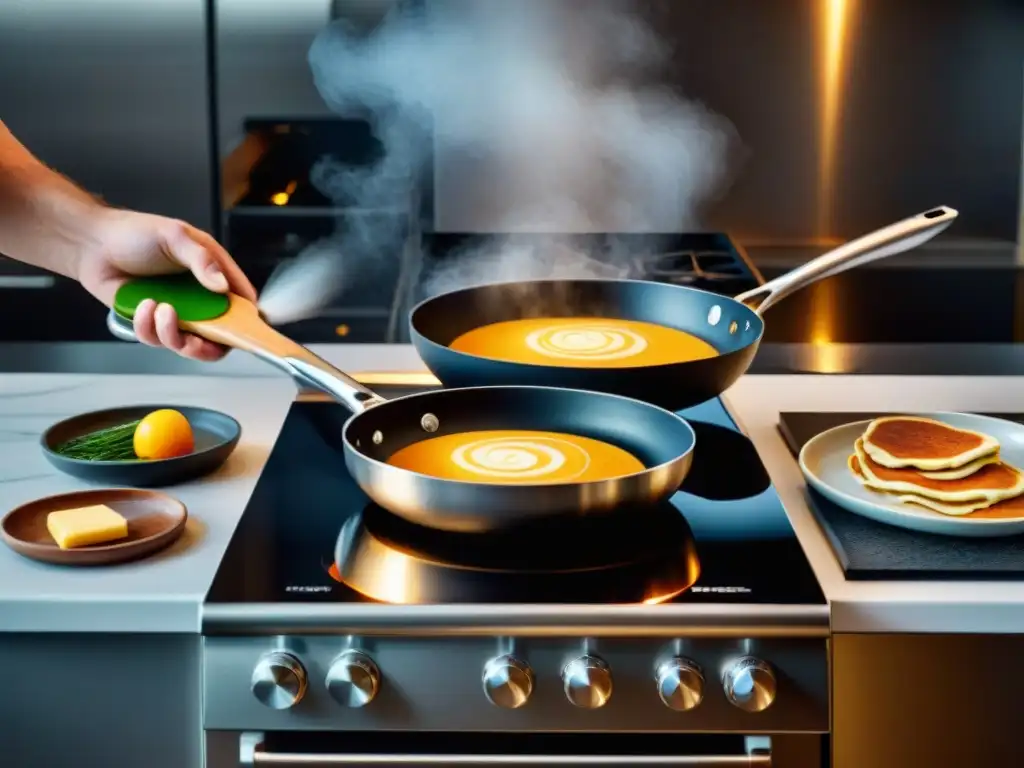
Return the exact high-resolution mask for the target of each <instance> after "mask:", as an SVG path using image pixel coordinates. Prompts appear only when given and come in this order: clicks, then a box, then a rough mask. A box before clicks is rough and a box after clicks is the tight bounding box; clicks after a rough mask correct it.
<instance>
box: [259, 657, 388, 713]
mask: <svg viewBox="0 0 1024 768" xmlns="http://www.w3.org/2000/svg"><path fill="white" fill-rule="evenodd" d="M307 686H308V677H307V675H306V668H305V667H304V666H302V662H301V661H299V660H298V659H297V658H296V657H295V656H294V655H292V654H290V653H288V652H286V651H271V652H269V653H265V654H264V655H263V656H261V657H260V660H259V661H258V662H257V663H256V668H255V669H254V670H253V673H252V682H251V686H250V687H251V688H252V693H253V696H255V697H256V699H257V700H258V701H259V702H260V703H261V704H263V705H265V706H268V707H270V708H271V709H289V708H291V707H294V706H295V705H296V704H298V703H299V702H300V701H302V697H303V696H305V695H306V688H307ZM326 687H327V692H328V693H329V694H330V696H331V698H333V699H334V700H335V701H336V702H338V703H339V704H341V705H342V706H344V707H365V706H366V705H367V704H369V703H370V702H371V701H373V699H374V698H375V697H376V696H377V691H379V690H380V670H379V669H378V668H377V665H376V664H374V662H373V659H371V658H370V657H369V656H367V655H366V654H365V653H361V652H360V651H353V650H349V651H345V652H344V653H342V654H341V655H340V656H338V658H336V659H335V660H334V661H333V662H332V663H331V666H330V669H328V670H327V678H326Z"/></svg>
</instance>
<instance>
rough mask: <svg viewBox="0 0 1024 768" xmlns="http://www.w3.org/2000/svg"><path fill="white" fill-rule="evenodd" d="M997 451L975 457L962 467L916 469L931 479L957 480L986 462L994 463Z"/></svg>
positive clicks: (997, 459)
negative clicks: (930, 469)
mask: <svg viewBox="0 0 1024 768" xmlns="http://www.w3.org/2000/svg"><path fill="white" fill-rule="evenodd" d="M1000 460H1001V459H1000V457H999V451H998V450H997V451H996V452H995V453H990V454H989V455H988V456H982V457H981V458H980V459H975V460H974V461H972V462H969V463H967V464H964V465H963V466H962V467H957V468H956V469H937V470H935V471H934V472H927V471H925V470H923V469H922V470H918V471H919V472H920V473H921V474H922V475H923V476H924V477H929V478H931V479H932V480H959V479H961V478H963V477H967V476H968V475H973V474H974V473H975V472H977V471H978V470H979V469H981V468H982V467H984V466H985V465H986V464H996V463H998V462H999V461H1000Z"/></svg>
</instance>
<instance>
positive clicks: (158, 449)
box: [132, 408, 195, 459]
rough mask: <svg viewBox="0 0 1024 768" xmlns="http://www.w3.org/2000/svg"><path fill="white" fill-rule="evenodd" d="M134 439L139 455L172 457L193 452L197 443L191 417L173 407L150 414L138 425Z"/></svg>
mask: <svg viewBox="0 0 1024 768" xmlns="http://www.w3.org/2000/svg"><path fill="white" fill-rule="evenodd" d="M132 442H133V445H134V447H135V455H136V456H138V457H139V458H140V459H173V458H175V457H177V456H185V455H187V454H189V453H192V449H193V448H194V447H195V437H194V436H193V435H192V426H191V425H190V424H189V423H188V419H186V418H185V417H184V415H182V414H181V413H180V412H179V411H175V410H173V409H171V408H161V409H160V410H159V411H153V412H152V413H150V414H148V415H147V416H146V417H145V418H144V419H143V420H142V421H140V422H139V426H137V427H136V428H135V435H134V438H133V441H132Z"/></svg>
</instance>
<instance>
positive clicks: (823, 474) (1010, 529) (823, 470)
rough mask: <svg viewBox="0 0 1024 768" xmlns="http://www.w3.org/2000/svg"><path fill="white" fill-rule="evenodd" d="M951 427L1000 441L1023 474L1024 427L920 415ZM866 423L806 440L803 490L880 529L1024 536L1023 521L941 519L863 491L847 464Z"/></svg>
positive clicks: (978, 418) (986, 419) (980, 419)
mask: <svg viewBox="0 0 1024 768" xmlns="http://www.w3.org/2000/svg"><path fill="white" fill-rule="evenodd" d="M905 415H907V416H925V417H927V418H931V419H935V420H937V421H942V422H945V423H946V424H949V425H951V426H954V427H961V428H963V429H971V430H974V431H975V432H983V433H985V434H987V435H991V436H992V437H994V438H995V439H996V440H998V441H999V445H1000V449H999V450H1000V455H1001V456H1002V458H1003V460H1004V461H1005V462H1006V463H1008V464H1012V465H1013V466H1015V467H1018V468H1021V469H1024V426H1021V425H1020V424H1015V423H1014V422H1011V421H1004V420H1002V419H993V418H991V417H988V416H977V415H975V414H971V413H918V414H911V413H908V414H905ZM870 423H871V422H870V420H866V421H858V422H854V423H852V424H843V425H842V426H839V427H833V428H832V429H829V430H826V431H825V432H822V433H821V434H820V435H816V436H815V437H814V438H812V439H811V440H809V441H808V442H807V443H806V444H805V445H804V447H803V449H802V450H801V451H800V456H799V462H800V471H801V472H803V475H804V479H806V480H807V484H808V485H810V486H811V487H812V488H814V489H815V490H816V491H818V492H819V493H820V494H821V495H822V496H824V497H825V498H826V499H828V500H829V501H831V502H833V503H835V504H837V505H838V506H840V507H842V508H843V509H845V510H847V511H849V512H853V513H855V514H858V515H863V516H864V517H868V518H871V519H872V520H877V521H878V522H880V523H887V524H889V525H895V526H898V527H900V528H907V529H909V530H912V531H921V532H923V533H935V534H940V535H944V536H973V537H982V536H1014V535H1017V534H1024V517H1020V518H1006V519H992V518H972V517H970V516H964V517H955V516H952V515H943V514H940V513H938V512H933V511H932V510H929V509H925V508H923V507H917V506H914V505H912V504H903V503H901V502H898V501H896V500H892V501H889V500H887V498H886V495H885V494H882V493H879V492H877V491H872V490H870V489H868V488H865V487H864V486H863V485H861V484H860V482H859V481H858V480H857V479H856V478H855V477H854V476H853V474H852V473H851V472H850V469H849V467H848V466H847V464H846V461H847V459H848V458H849V456H850V454H851V453H853V444H854V442H855V441H856V440H857V438H858V437H860V436H861V435H862V434H863V432H864V430H865V429H866V428H867V426H868V424H870Z"/></svg>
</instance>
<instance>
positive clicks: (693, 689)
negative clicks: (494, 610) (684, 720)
mask: <svg viewBox="0 0 1024 768" xmlns="http://www.w3.org/2000/svg"><path fill="white" fill-rule="evenodd" d="M655 679H656V681H657V689H658V697H659V698H660V699H661V701H662V703H664V704H665V706H666V707H668V708H670V709H673V710H675V711H677V712H689V711H690V710H693V709H696V708H697V707H698V706H700V703H701V702H702V701H703V700H704V688H705V680H704V672H703V671H702V670H701V668H700V666H698V665H697V664H696V662H693V661H691V660H690V659H687V658H684V657H682V656H674V657H672V658H670V659H667V660H666V661H664V662H662V663H661V664H660V665H658V668H657V670H656V671H655ZM776 685H777V684H776V680H775V673H774V671H773V670H772V668H771V667H770V666H769V665H768V664H767V663H766V662H763V661H761V660H760V659H756V658H754V657H752V656H744V657H742V658H740V659H737V660H736V661H734V662H732V663H731V664H730V665H729V666H728V668H727V669H726V670H725V672H724V673H723V675H722V687H723V689H724V691H725V696H726V698H727V699H728V700H729V703H731V704H732V705H733V706H735V707H738V708H739V709H742V710H744V711H746V712H762V711H764V710H765V709H767V708H768V707H770V706H771V705H772V703H773V702H774V701H775V694H776ZM533 686H534V676H533V670H532V669H530V666H529V664H527V663H526V662H525V661H521V660H520V659H517V658H515V657H513V656H508V655H506V656H499V657H497V658H495V659H492V660H491V661H489V662H488V663H487V664H486V665H485V666H484V674H483V687H484V695H485V696H487V699H488V700H489V701H490V702H491V703H492V704H494V705H495V706H498V707H502V708H505V709H518V708H519V707H521V706H523V705H524V704H526V702H527V701H528V700H529V698H530V694H532V693H533ZM562 689H563V691H564V692H565V697H566V698H567V699H568V700H569V702H570V703H571V704H573V705H574V706H577V707H580V708H582V709H599V708H601V707H603V706H604V705H605V704H607V703H608V700H609V699H611V696H612V690H613V683H612V671H611V668H610V667H609V666H608V664H607V663H606V662H605V661H604V660H603V659H601V658H600V657H598V656H594V655H590V654H587V655H584V656H580V657H579V658H576V659H573V660H572V661H570V662H569V663H568V664H566V666H565V669H563V670H562Z"/></svg>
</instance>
